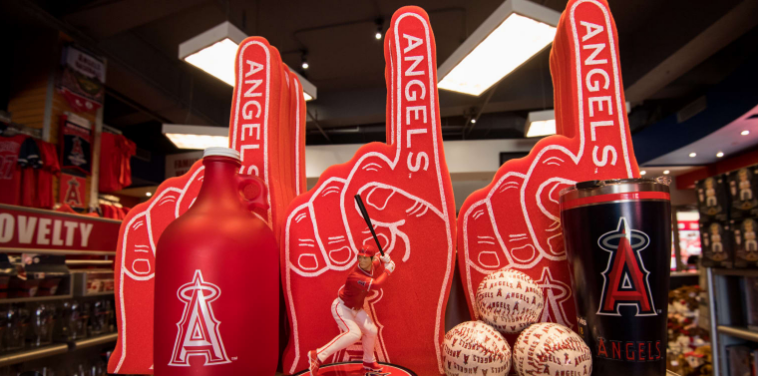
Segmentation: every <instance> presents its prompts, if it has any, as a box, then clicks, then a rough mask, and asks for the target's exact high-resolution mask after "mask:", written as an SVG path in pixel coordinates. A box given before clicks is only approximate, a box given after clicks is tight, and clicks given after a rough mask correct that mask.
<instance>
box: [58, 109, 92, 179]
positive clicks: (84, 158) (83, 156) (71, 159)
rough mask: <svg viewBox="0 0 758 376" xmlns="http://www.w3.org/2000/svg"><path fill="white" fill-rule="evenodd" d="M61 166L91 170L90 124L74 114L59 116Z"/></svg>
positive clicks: (85, 172)
mask: <svg viewBox="0 0 758 376" xmlns="http://www.w3.org/2000/svg"><path fill="white" fill-rule="evenodd" d="M60 133H61V141H60V143H61V146H62V147H61V168H62V169H64V170H65V169H67V168H71V169H75V170H78V171H80V172H82V173H84V174H87V175H89V174H90V173H91V172H92V126H91V125H90V123H89V121H88V120H87V119H84V118H81V117H79V116H76V115H74V114H68V115H62V116H61V129H60Z"/></svg>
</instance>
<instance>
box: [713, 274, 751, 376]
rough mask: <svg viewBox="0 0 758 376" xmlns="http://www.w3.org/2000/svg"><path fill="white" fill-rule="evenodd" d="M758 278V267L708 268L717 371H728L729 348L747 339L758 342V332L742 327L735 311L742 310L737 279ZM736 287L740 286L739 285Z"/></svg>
mask: <svg viewBox="0 0 758 376" xmlns="http://www.w3.org/2000/svg"><path fill="white" fill-rule="evenodd" d="M732 277H737V278H744V277H758V270H751V269H714V268H706V279H707V284H708V311H709V316H710V331H711V348H712V349H713V374H714V375H727V374H728V371H727V370H728V369H729V367H728V366H727V365H728V361H729V360H728V358H727V354H726V347H727V346H729V345H733V344H739V343H741V342H743V341H750V342H754V343H758V332H754V331H750V330H748V329H747V328H745V327H740V326H738V325H737V324H738V323H737V322H735V321H737V319H735V312H742V307H741V306H740V304H741V301H742V297H741V294H740V289H739V288H738V287H739V286H738V283H739V282H741V281H740V280H738V279H737V278H732ZM735 287H736V288H735Z"/></svg>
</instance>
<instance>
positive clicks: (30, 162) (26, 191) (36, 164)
mask: <svg viewBox="0 0 758 376" xmlns="http://www.w3.org/2000/svg"><path fill="white" fill-rule="evenodd" d="M18 165H19V167H20V168H21V203H20V204H21V205H22V206H29V207H34V206H35V201H36V196H37V190H36V189H35V188H36V183H37V179H36V178H35V170H37V169H39V168H40V167H42V159H40V151H39V148H38V147H37V143H36V142H35V141H34V139H33V138H31V137H27V138H26V139H25V140H24V142H23V143H21V150H20V152H19V156H18Z"/></svg>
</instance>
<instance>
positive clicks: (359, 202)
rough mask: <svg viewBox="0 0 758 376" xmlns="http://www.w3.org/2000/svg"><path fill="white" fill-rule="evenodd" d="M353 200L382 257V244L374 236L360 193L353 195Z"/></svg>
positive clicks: (372, 226)
mask: <svg viewBox="0 0 758 376" xmlns="http://www.w3.org/2000/svg"><path fill="white" fill-rule="evenodd" d="M355 202H356V203H357V204H358V208H359V209H360V210H361V214H362V215H363V220H364V221H366V225H367V226H368V229H369V230H370V231H371V236H373V237H374V241H375V242H376V246H377V247H378V248H379V253H381V254H382V257H384V250H382V245H381V244H380V243H379V238H377V237H376V232H375V231H374V225H373V224H371V218H370V217H369V216H368V212H367V211H366V207H365V206H364V205H363V200H361V195H355ZM387 262H389V261H387ZM385 263H386V262H385Z"/></svg>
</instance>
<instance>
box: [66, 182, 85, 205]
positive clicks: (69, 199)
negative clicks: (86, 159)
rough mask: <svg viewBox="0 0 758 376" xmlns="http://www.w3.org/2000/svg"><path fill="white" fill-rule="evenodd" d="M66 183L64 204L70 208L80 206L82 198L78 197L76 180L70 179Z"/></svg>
mask: <svg viewBox="0 0 758 376" xmlns="http://www.w3.org/2000/svg"><path fill="white" fill-rule="evenodd" d="M67 183H68V188H66V202H65V203H66V204H69V205H72V206H82V205H83V204H82V198H81V197H79V182H78V181H76V179H71V180H69V181H68V182H67Z"/></svg>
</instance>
